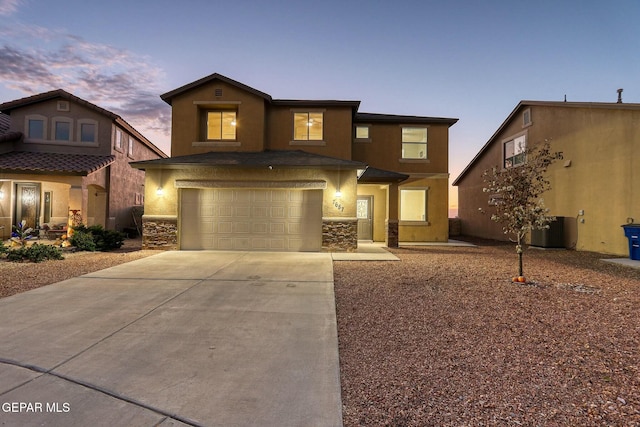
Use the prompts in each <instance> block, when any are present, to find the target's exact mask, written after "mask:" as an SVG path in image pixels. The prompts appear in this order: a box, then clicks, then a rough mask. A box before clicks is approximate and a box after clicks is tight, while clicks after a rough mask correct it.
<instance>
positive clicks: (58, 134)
mask: <svg viewBox="0 0 640 427" xmlns="http://www.w3.org/2000/svg"><path fill="white" fill-rule="evenodd" d="M53 139H54V140H55V141H71V120H70V119H67V118H63V117H60V118H59V117H54V118H53Z"/></svg>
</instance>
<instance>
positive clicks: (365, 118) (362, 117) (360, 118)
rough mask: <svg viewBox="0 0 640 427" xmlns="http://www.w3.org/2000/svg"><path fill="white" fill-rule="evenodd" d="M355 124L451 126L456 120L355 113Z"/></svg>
mask: <svg viewBox="0 0 640 427" xmlns="http://www.w3.org/2000/svg"><path fill="white" fill-rule="evenodd" d="M354 121H355V122H358V123H376V122H378V123H407V124H411V123H443V124H447V125H449V126H453V125H454V124H456V123H457V122H458V119H454V118H449V117H427V116H404V115H398V114H380V113H356V116H355V120H354Z"/></svg>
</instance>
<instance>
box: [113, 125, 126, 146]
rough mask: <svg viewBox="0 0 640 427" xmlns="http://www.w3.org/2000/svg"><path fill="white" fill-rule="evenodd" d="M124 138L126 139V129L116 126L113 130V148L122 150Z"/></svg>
mask: <svg viewBox="0 0 640 427" xmlns="http://www.w3.org/2000/svg"><path fill="white" fill-rule="evenodd" d="M123 140H124V131H123V130H122V129H120V128H119V127H116V128H115V131H114V132H113V148H115V149H116V150H118V151H120V152H122V147H123V144H122V142H123Z"/></svg>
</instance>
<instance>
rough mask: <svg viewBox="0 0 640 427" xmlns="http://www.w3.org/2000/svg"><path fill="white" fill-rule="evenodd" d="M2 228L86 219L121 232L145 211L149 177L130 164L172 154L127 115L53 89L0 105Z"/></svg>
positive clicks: (36, 225)
mask: <svg viewBox="0 0 640 427" xmlns="http://www.w3.org/2000/svg"><path fill="white" fill-rule="evenodd" d="M0 111H1V112H2V113H4V114H3V115H2V116H4V118H5V119H6V118H7V117H8V118H10V121H7V120H0V123H2V122H5V123H9V126H8V129H6V130H5V132H4V133H3V134H0V226H4V227H5V230H7V233H5V237H6V236H8V231H9V230H11V227H12V226H13V225H16V224H18V223H19V222H20V221H22V220H25V221H26V223H27V225H28V226H29V227H43V226H44V224H47V225H49V226H55V225H58V226H60V225H63V224H71V225H73V224H74V223H78V222H82V223H83V224H85V225H94V224H99V225H102V226H103V227H105V228H108V229H115V230H122V229H124V228H126V227H131V226H133V225H134V223H133V219H132V213H131V211H132V209H131V208H132V207H133V206H142V203H143V200H144V199H143V197H144V172H142V171H140V170H137V169H133V168H131V166H130V165H129V162H131V161H135V160H149V159H157V158H164V157H167V156H166V154H165V153H163V152H162V151H161V150H160V149H158V148H157V147H156V146H155V145H153V144H152V143H151V142H150V141H149V140H147V139H146V138H145V137H144V136H142V135H141V134H140V133H139V132H138V131H136V130H135V129H134V128H133V127H131V126H130V125H129V124H128V123H127V122H125V121H124V120H123V119H122V118H121V117H120V116H118V115H117V114H114V113H112V112H110V111H107V110H105V109H103V108H100V107H98V106H97V105H94V104H91V103H89V102H87V101H85V100H83V99H80V98H78V97H76V96H74V95H71V94H70V93H68V92H65V91H64V90H60V89H59V90H53V91H50V92H45V93H41V94H38V95H34V96H30V97H27V98H22V99H18V100H15V101H10V102H5V103H3V104H0Z"/></svg>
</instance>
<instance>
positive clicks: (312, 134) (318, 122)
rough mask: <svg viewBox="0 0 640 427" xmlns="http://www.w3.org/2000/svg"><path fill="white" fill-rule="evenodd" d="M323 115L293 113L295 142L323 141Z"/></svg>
mask: <svg viewBox="0 0 640 427" xmlns="http://www.w3.org/2000/svg"><path fill="white" fill-rule="evenodd" d="M322 128H323V113H293V139H294V140H295V141H322Z"/></svg>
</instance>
